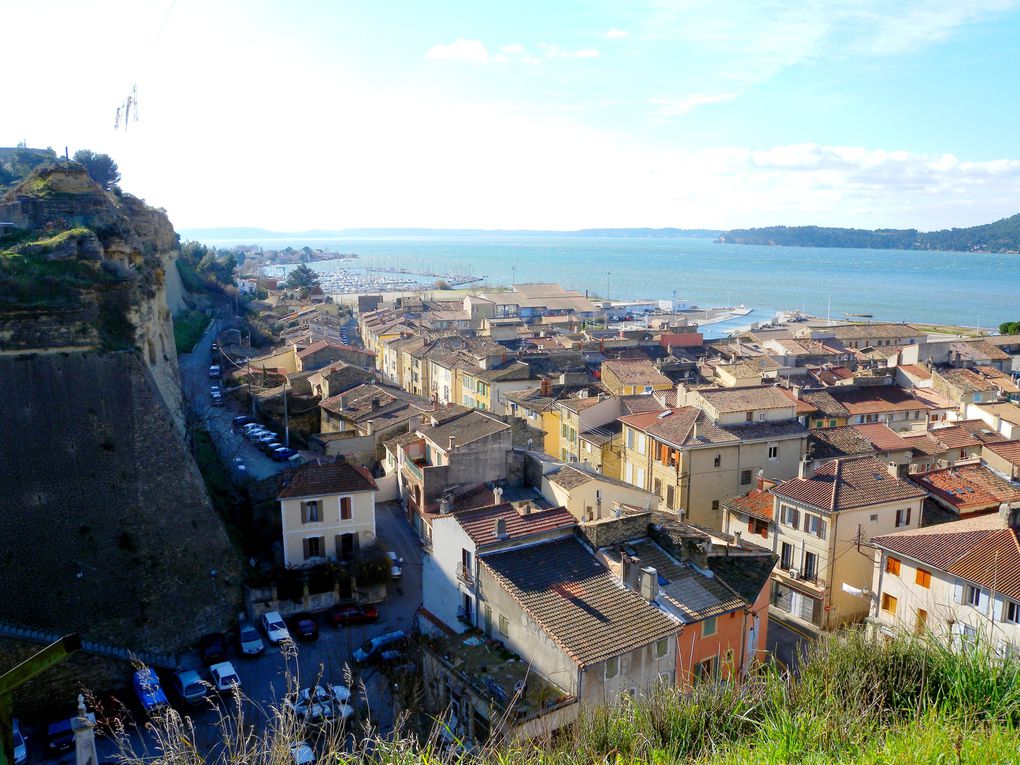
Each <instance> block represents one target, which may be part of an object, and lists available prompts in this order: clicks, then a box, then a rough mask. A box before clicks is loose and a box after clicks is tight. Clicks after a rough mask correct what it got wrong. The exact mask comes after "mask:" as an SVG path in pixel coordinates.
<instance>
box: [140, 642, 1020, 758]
mask: <svg viewBox="0 0 1020 765" xmlns="http://www.w3.org/2000/svg"><path fill="white" fill-rule="evenodd" d="M237 715H238V716H239V715H240V707H239V708H238V710H237ZM224 720H225V722H222V723H221V726H222V730H221V735H222V737H223V744H222V745H220V746H218V747H216V750H217V754H216V755H215V756H213V757H209V758H204V757H199V755H198V754H197V752H195V750H194V747H192V746H191V744H190V739H188V738H187V737H186V736H184V734H183V733H180V732H178V733H175V732H174V731H173V730H171V731H169V732H167V731H164V732H163V733H161V736H160V740H161V744H162V750H161V752H159V753H157V755H156V757H155V759H149V760H148V762H156V763H192V762H200V761H201V762H211V761H215V762H222V763H231V765H233V763H242V762H243V763H245V764H246V765H248V764H252V765H254V764H256V763H266V764H267V765H269V764H273V765H285V763H288V762H290V760H289V753H290V744H291V743H293V742H295V741H300V740H309V741H314V742H315V744H314V745H315V748H316V752H317V756H318V759H319V762H330V763H336V764H337V765H341V764H342V765H354V764H355V763H357V764H358V765H360V764H361V763H371V764H372V765H383V764H384V763H386V764H387V765H389V764H391V763H393V764H395V765H436V764H438V763H458V765H476V764H477V765H554V764H555V765H595V764H596V763H599V764H600V765H604V764H609V763H612V764H613V765H665V764H666V763H692V764H694V765H730V764H733V765H736V764H738V763H741V764H742V763H777V764H778V763H855V764H860V765H865V764H869V765H870V764H872V763H874V764H877V763H978V764H980V765H985V764H986V763H989V764H990V763H1016V762H1020V745H1018V743H1017V724H1018V722H1020V659H1017V658H1016V657H1012V658H1008V659H1000V658H998V657H996V656H995V655H994V652H992V651H990V650H987V649H986V648H983V647H980V646H979V647H977V648H975V649H973V650H968V651H966V652H964V653H955V652H953V651H952V650H950V649H949V648H948V647H947V646H945V645H944V644H942V643H940V642H939V641H936V640H933V639H929V638H915V637H907V636H904V637H901V638H898V639H896V640H893V641H891V642H890V643H888V644H879V643H876V642H873V641H871V640H870V639H868V638H867V637H866V636H865V635H864V634H863V633H862V632H860V631H851V632H847V633H844V634H842V635H838V636H834V637H830V638H826V639H824V640H822V641H821V642H819V643H818V644H817V645H816V646H814V647H813V648H812V650H811V652H810V655H809V657H808V658H807V660H806V661H805V663H804V664H803V666H802V672H801V675H800V677H798V678H795V679H793V678H790V677H788V676H786V675H783V674H780V673H779V672H778V671H776V670H774V669H771V668H766V669H764V670H763V671H762V672H761V673H759V674H758V675H756V676H754V677H752V678H750V679H748V680H747V681H745V683H744V684H743V685H742V686H740V687H739V688H738V687H736V686H733V685H728V684H711V683H706V684H703V685H701V686H698V687H697V688H696V689H695V690H694V691H693V692H691V693H686V694H685V693H681V692H679V691H677V690H675V689H663V690H662V691H661V692H659V693H657V694H655V695H653V696H652V697H650V698H644V699H639V700H631V699H626V698H625V699H623V700H621V701H619V702H618V703H616V704H613V705H610V706H605V707H600V708H596V709H592V710H588V711H587V712H586V713H585V714H583V716H582V718H581V720H580V721H579V722H578V723H577V725H576V726H575V727H574V729H573V730H571V731H569V732H566V733H564V734H563V735H560V736H558V737H557V738H555V739H554V740H553V741H552V742H548V741H547V742H531V743H516V744H515V743H502V744H496V745H494V746H491V747H489V748H487V749H484V750H479V751H474V752H470V753H469V752H465V751H463V750H460V751H453V750H451V749H450V748H449V747H444V746H442V745H441V740H440V738H439V737H438V736H436V735H432V736H430V737H426V738H423V739H421V738H417V737H415V735H414V734H412V733H410V732H407V733H398V734H396V735H394V736H391V737H380V736H378V735H376V734H374V733H373V732H372V729H371V727H368V726H367V725H366V726H365V727H362V726H361V725H360V724H359V725H358V726H355V728H351V727H348V729H347V730H345V731H341V735H337V731H335V730H330V731H327V732H323V731H322V730H320V729H315V730H310V729H306V728H304V727H303V726H301V725H300V724H297V723H296V722H295V721H294V720H293V719H291V718H288V716H287V715H286V714H283V713H282V712H280V711H275V712H274V713H272V714H270V715H269V721H268V725H267V726H266V728H265V732H264V733H262V734H261V735H260V737H259V738H258V739H257V743H256V744H252V745H248V746H245V747H244V748H243V749H244V751H243V753H242V752H241V751H240V748H239V747H237V746H233V745H231V744H230V743H229V742H230V740H231V737H232V736H233V735H234V734H233V733H232V731H236V730H241V729H245V723H243V721H240V720H239V719H238V718H235V717H229V716H228V717H226V718H224ZM427 720H428V717H427V716H426V715H421V716H420V717H418V718H417V719H416V718H415V717H414V716H409V717H408V718H407V725H406V726H405V730H407V731H410V730H413V729H415V728H416V727H417V726H416V725H415V723H416V722H423V721H427ZM179 728H180V725H178V729H179ZM252 741H256V739H252ZM127 761H128V762H132V763H134V762H140V761H141V760H140V759H138V758H135V759H132V757H130V756H129V757H128V760H127Z"/></svg>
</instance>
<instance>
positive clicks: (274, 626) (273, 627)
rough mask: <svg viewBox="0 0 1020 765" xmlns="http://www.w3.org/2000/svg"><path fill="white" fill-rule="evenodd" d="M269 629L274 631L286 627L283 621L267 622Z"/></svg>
mask: <svg viewBox="0 0 1020 765" xmlns="http://www.w3.org/2000/svg"><path fill="white" fill-rule="evenodd" d="M269 629H271V630H274V631H276V630H286V629H287V625H286V624H284V623H283V622H269Z"/></svg>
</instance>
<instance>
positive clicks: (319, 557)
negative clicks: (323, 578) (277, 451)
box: [276, 462, 378, 566]
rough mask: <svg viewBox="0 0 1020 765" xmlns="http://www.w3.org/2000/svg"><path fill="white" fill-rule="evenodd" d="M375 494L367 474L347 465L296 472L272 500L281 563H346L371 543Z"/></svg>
mask: <svg viewBox="0 0 1020 765" xmlns="http://www.w3.org/2000/svg"><path fill="white" fill-rule="evenodd" d="M376 491H378V487H377V486H376V484H375V481H374V480H373V479H372V476H371V474H370V473H369V472H368V471H367V470H366V469H364V468H359V467H354V466H353V465H349V464H348V463H347V462H337V463H333V464H330V465H317V464H311V463H309V464H307V465H303V466H301V467H300V468H298V469H297V470H296V471H295V472H294V473H293V474H292V475H291V476H290V477H289V478H287V479H285V482H284V485H283V486H282V488H281V489H280V492H279V494H277V497H276V499H277V501H279V503H280V519H281V524H282V531H283V560H284V565H286V566H309V565H314V564H316V563H322V562H325V561H326V560H329V559H336V560H347V559H349V558H351V557H352V556H353V555H354V554H355V553H356V552H357V551H358V550H359V549H361V548H362V547H367V546H369V545H372V544H374V543H375V541H376V536H375V493H376Z"/></svg>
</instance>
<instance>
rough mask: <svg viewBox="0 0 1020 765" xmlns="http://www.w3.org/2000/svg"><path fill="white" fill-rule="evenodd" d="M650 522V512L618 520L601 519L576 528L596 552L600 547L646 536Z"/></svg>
mask: <svg viewBox="0 0 1020 765" xmlns="http://www.w3.org/2000/svg"><path fill="white" fill-rule="evenodd" d="M651 521H652V514H651V513H650V512H648V513H634V514H632V515H623V516H620V517H619V518H612V517H610V518H603V519H602V520H600V521H592V522H591V523H585V524H582V525H581V526H579V527H578V533H579V534H581V536H583V537H584V538H585V539H586V540H587V541H588V544H590V545H591V546H592V547H594V548H595V549H596V550H597V549H599V548H600V547H610V546H612V545H618V544H622V543H623V542H627V541H630V540H632V539H640V538H641V537H645V536H648V525H649V524H650V523H651Z"/></svg>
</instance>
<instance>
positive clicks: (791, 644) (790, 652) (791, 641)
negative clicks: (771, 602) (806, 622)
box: [765, 611, 813, 674]
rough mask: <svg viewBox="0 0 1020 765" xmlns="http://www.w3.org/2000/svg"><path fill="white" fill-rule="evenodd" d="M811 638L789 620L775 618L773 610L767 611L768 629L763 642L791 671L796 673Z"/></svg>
mask: <svg viewBox="0 0 1020 765" xmlns="http://www.w3.org/2000/svg"><path fill="white" fill-rule="evenodd" d="M812 640H813V638H812V637H811V636H810V635H809V634H807V633H806V632H801V631H799V630H798V629H797V628H796V627H795V626H794V625H792V624H791V623H790V622H787V621H780V619H777V618H776V616H775V611H770V612H769V630H768V635H766V637H765V643H766V645H767V646H768V649H769V651H770V652H771V654H772V655H773V656H775V657H776V659H778V660H779V661H780V662H781V663H782V665H783V666H784V667H786V668H787V669H789V670H790V671H791V672H792V673H794V674H796V673H797V670H798V668H799V667H800V662H801V659H803V657H804V654H805V652H806V650H807V646H808V645H809V644H810V643H811V641H812Z"/></svg>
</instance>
